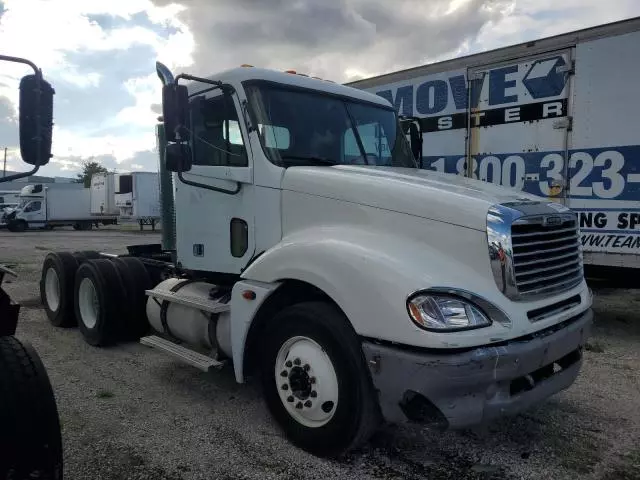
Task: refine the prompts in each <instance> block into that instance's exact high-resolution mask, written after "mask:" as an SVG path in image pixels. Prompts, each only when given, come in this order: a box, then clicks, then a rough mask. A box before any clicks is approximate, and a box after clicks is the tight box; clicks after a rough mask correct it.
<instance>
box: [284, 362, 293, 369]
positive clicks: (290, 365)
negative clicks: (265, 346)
mask: <svg viewBox="0 0 640 480" xmlns="http://www.w3.org/2000/svg"><path fill="white" fill-rule="evenodd" d="M285 365H286V366H287V367H288V368H291V367H293V363H291V360H287V363H285Z"/></svg>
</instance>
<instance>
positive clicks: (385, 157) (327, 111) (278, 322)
mask: <svg viewBox="0 0 640 480" xmlns="http://www.w3.org/2000/svg"><path fill="white" fill-rule="evenodd" d="M157 72H158V75H159V76H160V78H161V79H162V81H163V84H164V86H163V131H164V133H165V135H166V138H165V139H162V136H161V135H159V138H161V139H162V141H161V148H160V151H161V153H164V155H162V159H163V161H162V162H161V170H160V173H161V175H164V173H166V172H165V169H166V170H169V171H170V172H173V175H172V180H171V181H173V182H174V183H173V188H170V189H168V191H167V196H166V197H165V196H164V195H163V199H162V201H163V205H164V204H165V203H166V205H168V207H167V210H166V211H168V212H172V211H174V210H175V215H170V216H168V217H163V221H165V222H174V221H175V232H176V237H175V238H171V237H164V238H163V244H161V245H132V246H129V247H128V250H127V252H126V253H125V252H123V254H121V255H113V254H104V255H101V254H99V253H98V252H91V254H90V255H89V254H88V253H85V254H83V255H84V258H82V256H80V255H76V256H74V255H73V254H71V253H65V252H57V253H56V252H52V253H49V254H48V255H47V257H46V258H45V261H44V263H43V266H42V276H41V282H40V292H41V296H42V303H43V305H44V307H45V311H46V312H47V315H48V318H49V320H50V321H51V323H52V324H53V325H55V326H60V327H70V326H73V325H76V324H77V325H78V327H79V329H80V331H81V333H82V335H83V337H84V339H85V340H86V341H87V342H88V343H89V344H91V345H94V346H102V345H109V344H112V343H114V342H118V341H127V340H137V339H140V342H141V343H143V344H145V345H148V346H151V347H154V348H157V349H159V350H160V351H162V352H164V353H166V354H169V355H171V356H173V357H175V358H176V359H179V360H180V361H183V362H186V363H188V364H190V365H193V366H195V367H197V368H200V369H201V370H203V371H209V370H210V369H212V368H220V367H223V366H224V365H225V364H226V363H231V364H232V365H233V369H234V372H235V378H236V380H237V381H238V382H245V381H247V379H248V378H251V377H252V376H256V377H258V379H259V381H260V383H261V384H262V389H263V394H264V397H265V400H266V403H267V406H268V408H269V409H270V411H271V412H272V414H273V416H274V417H275V419H276V420H277V421H278V423H279V424H280V426H281V427H282V428H283V429H284V431H285V433H286V435H287V436H288V437H289V438H290V439H291V441H293V442H294V443H295V444H296V445H299V446H301V447H302V448H304V449H306V450H309V451H311V452H314V453H316V454H321V455H337V454H341V453H343V452H345V451H348V450H349V449H351V448H354V447H355V446H357V445H359V444H361V443H362V442H364V441H366V440H367V438H368V437H369V435H371V433H372V432H374V431H375V430H376V428H377V426H378V424H379V421H380V420H381V419H385V420H387V421H391V422H402V421H411V422H433V423H437V424H440V425H442V426H448V427H451V428H463V427H468V426H472V425H477V424H479V423H483V422H488V421H491V420H492V419H494V418H496V417H500V416H503V415H509V414H514V413H517V412H519V411H521V410H523V409H525V408H527V407H529V406H531V405H533V404H537V403H539V402H541V401H543V400H544V399H546V398H547V397H549V396H550V395H552V394H554V393H556V392H558V391H561V390H563V389H565V388H567V387H569V386H570V385H571V384H572V383H573V381H574V380H575V378H576V376H577V375H578V373H579V370H580V368H581V365H582V348H583V345H584V343H585V341H586V338H587V336H588V333H589V329H590V325H591V322H592V312H591V302H592V298H591V294H590V291H589V289H588V288H587V286H586V283H585V281H584V277H583V268H582V253H581V249H580V243H579V237H578V235H579V230H578V217H577V215H576V214H575V213H574V212H572V211H571V210H569V209H568V208H567V207H566V206H564V205H562V204H561V203H559V202H550V201H547V200H545V199H542V198H540V197H536V196H533V195H529V194H527V193H523V192H518V191H514V190H512V189H507V188H504V187H500V186H497V185H491V184H489V183H486V182H481V181H478V180H474V179H471V178H459V177H455V176H452V175H447V174H444V173H438V172H431V171H426V170H420V169H418V168H417V165H416V163H415V160H414V158H413V155H412V152H411V150H410V147H409V145H408V144H407V141H406V138H405V137H404V135H403V134H402V131H401V129H400V128H399V124H398V118H397V115H396V112H395V110H394V108H393V106H392V104H391V103H390V102H388V101H387V100H386V99H384V98H382V97H380V96H377V95H374V94H371V93H368V92H364V91H362V90H358V89H354V88H350V87H346V86H341V85H337V84H335V83H333V82H328V81H324V80H321V79H314V78H309V77H308V76H303V75H298V74H296V73H295V72H292V71H288V72H286V73H285V72H274V71H270V70H263V69H258V68H253V67H251V66H244V67H242V68H236V69H232V70H229V71H226V72H222V73H220V74H219V75H216V76H214V77H210V78H198V77H194V76H191V75H184V74H181V75H178V76H177V77H175V79H174V77H173V75H172V74H171V72H170V71H169V70H168V69H167V68H166V67H164V66H163V65H162V64H158V65H157ZM181 80H189V81H190V83H189V85H188V86H185V85H181V84H180V83H179V82H180V81H181ZM309 112H313V115H309ZM165 141H166V142H168V143H166V146H164V145H163V142H165ZM163 178H164V177H163ZM163 185H165V183H164V182H163ZM163 191H165V189H164V187H163ZM95 257H98V258H95ZM63 279H64V281H63Z"/></svg>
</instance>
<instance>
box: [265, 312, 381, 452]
mask: <svg viewBox="0 0 640 480" xmlns="http://www.w3.org/2000/svg"><path fill="white" fill-rule="evenodd" d="M271 325H272V327H271V329H270V331H268V333H267V340H266V345H265V347H264V350H263V352H262V353H263V356H262V372H261V374H262V387H263V393H264V396H265V401H266V403H267V406H268V407H269V410H270V411H271V413H272V415H273V416H274V417H275V419H276V420H277V422H278V423H279V424H280V426H281V427H282V428H283V430H284V431H285V433H286V435H287V437H289V439H290V440H291V441H292V443H294V444H295V445H297V446H299V447H300V448H302V449H304V450H307V451H309V452H311V453H313V454H316V455H322V456H340V455H342V454H344V453H346V452H348V451H349V450H352V449H354V448H356V447H358V446H359V445H360V444H362V443H364V442H365V441H366V440H368V438H369V437H370V436H371V434H372V433H373V432H374V431H375V429H376V428H377V426H378V424H379V419H380V414H379V408H378V405H377V402H376V398H377V397H376V395H375V392H374V390H373V386H372V383H371V379H370V377H369V371H368V369H367V368H366V363H365V360H364V356H363V354H362V348H361V346H360V342H359V341H358V338H357V336H356V334H355V332H354V331H353V329H352V328H351V325H350V324H349V321H348V319H347V318H346V317H345V316H344V314H343V313H342V312H340V311H339V310H338V309H337V308H335V307H334V306H332V305H330V304H327V303H323V302H309V303H300V304H297V305H293V306H291V307H288V308H286V309H284V310H283V311H281V312H280V313H278V314H277V315H276V316H275V317H274V319H273V321H272V322H271Z"/></svg>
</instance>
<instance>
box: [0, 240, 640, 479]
mask: <svg viewBox="0 0 640 480" xmlns="http://www.w3.org/2000/svg"><path fill="white" fill-rule="evenodd" d="M157 241H159V236H158V235H157V234H153V233H146V234H140V233H131V232H122V231H115V230H113V229H110V230H108V231H106V230H102V231H89V232H76V231H73V230H63V229H61V230H55V231H52V232H26V233H22V234H14V233H9V232H6V231H0V263H5V264H9V265H12V266H13V267H14V268H15V270H16V271H17V273H18V274H19V276H20V277H19V279H18V280H16V281H14V282H13V283H11V284H9V285H7V290H8V291H9V293H10V294H11V295H12V296H13V298H14V299H16V300H18V301H20V302H21V303H22V304H23V310H22V312H21V318H20V323H19V326H18V332H17V336H18V337H19V338H21V339H25V340H28V341H30V342H31V343H32V344H33V345H34V346H35V347H36V349H37V351H38V352H39V354H40V355H41V357H42V359H43V362H44V363H45V365H46V367H47V369H48V372H49V375H50V377H51V381H52V383H53V386H54V390H55V392H56V397H57V402H58V408H59V411H60V417H61V422H62V428H63V441H64V447H65V472H66V475H65V478H66V479H67V480H80V479H89V478H91V479H96V480H106V479H114V480H115V479H153V480H168V479H171V480H195V479H212V478H216V479H221V480H222V479H254V478H255V479H261V480H262V479H272V478H273V479H276V478H277V479H291V480H293V479H312V478H313V479H327V478H341V479H355V478H358V479H360V478H362V479H395V478H397V479H417V478H428V479H432V480H439V479H458V480H465V479H536V480H538V479H540V478H544V479H552V480H555V479H575V478H583V479H606V480H618V479H620V480H630V479H640V408H639V407H640V373H639V367H640V347H639V345H640V318H638V315H637V314H636V311H637V309H638V307H640V293H638V291H633V290H613V289H606V288H602V287H598V289H597V290H596V300H595V310H596V315H597V322H596V327H595V332H594V336H593V338H592V339H591V341H590V344H589V348H588V351H587V352H586V354H585V357H586V361H585V366H584V369H583V371H582V373H581V375H580V377H579V379H578V380H577V382H576V383H575V384H574V385H573V386H572V387H571V388H570V389H569V390H568V391H566V392H563V393H561V394H559V395H557V396H555V397H553V398H552V399H550V400H549V401H547V402H546V403H545V404H544V405H542V406H540V407H538V408H536V409H534V410H531V411H528V412H527V413H525V414H523V415H520V416H518V417H515V418H512V419H508V420H503V421H500V422H498V423H495V424H493V425H491V426H490V427H488V428H485V429H482V430H474V431H464V432H445V433H444V434H443V433H439V432H436V431H433V430H429V429H424V428H423V429H420V428H417V427H415V428H409V427H402V428H400V427H396V428H391V427H387V428H386V429H384V430H382V431H381V432H380V433H379V434H377V435H376V436H375V437H374V438H373V440H372V442H371V443H370V444H369V445H368V446H367V447H366V448H364V449H363V450H362V451H360V452H357V453H355V454H352V455H351V456H349V457H348V458H347V459H346V460H345V461H341V462H336V461H327V460H323V459H319V458H316V457H313V456H311V455H308V454H306V453H305V452H302V451H300V450H298V449H296V448H294V447H292V446H291V445H290V444H289V443H287V441H286V440H285V439H284V438H283V436H282V434H281V432H280V431H279V429H278V428H277V426H276V425H275V424H274V422H273V421H272V420H271V419H270V417H269V415H268V413H267V411H266V408H265V407H264V405H263V403H262V400H261V397H260V392H259V389H258V387H257V385H255V384H251V383H250V384H247V385H237V384H236V383H235V381H234V378H233V373H232V369H231V368H226V369H224V370H223V371H222V372H217V373H211V374H203V373H201V372H199V371H198V370H195V369H193V368H191V367H187V366H183V365H182V364H180V363H177V362H176V361H174V360H172V359H170V358H168V357H166V356H163V355H162V354H161V353H158V352H156V351H153V350H151V349H149V348H147V347H144V346H142V345H138V344H124V345H119V346H116V347H113V348H108V349H97V348H93V347H90V346H89V345H87V344H86V343H85V342H84V341H83V339H82V337H81V335H80V333H79V332H78V331H77V329H72V330H63V329H55V328H53V327H52V326H51V325H50V324H49V323H48V321H47V319H46V316H45V313H44V310H43V308H42V306H41V304H40V300H39V290H38V280H39V277H40V268H41V263H42V260H43V258H44V256H45V255H46V253H47V251H48V250H70V251H74V250H90V249H91V250H101V251H105V252H114V253H116V252H122V251H123V247H124V246H125V245H128V244H135V243H151V242H157Z"/></svg>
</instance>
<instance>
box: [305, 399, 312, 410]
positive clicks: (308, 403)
mask: <svg viewBox="0 0 640 480" xmlns="http://www.w3.org/2000/svg"><path fill="white" fill-rule="evenodd" d="M304 406H305V407H307V408H311V400H307V401H306V402H304Z"/></svg>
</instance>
